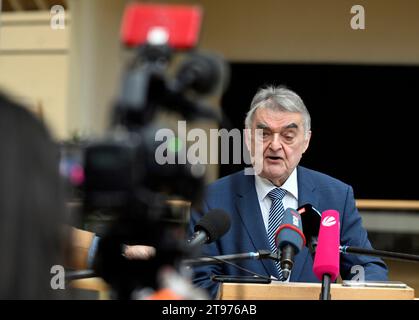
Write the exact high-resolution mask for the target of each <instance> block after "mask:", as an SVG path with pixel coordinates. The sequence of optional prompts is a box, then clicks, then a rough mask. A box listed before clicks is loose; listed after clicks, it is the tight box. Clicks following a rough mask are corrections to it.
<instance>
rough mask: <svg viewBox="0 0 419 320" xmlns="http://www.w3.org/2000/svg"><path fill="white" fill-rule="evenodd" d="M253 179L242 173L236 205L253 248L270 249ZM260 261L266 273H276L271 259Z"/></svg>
mask: <svg viewBox="0 0 419 320" xmlns="http://www.w3.org/2000/svg"><path fill="white" fill-rule="evenodd" d="M254 179H255V178H254V176H253V175H248V176H245V175H244V174H243V176H242V180H243V181H242V183H240V184H239V186H238V192H237V200H236V207H237V211H238V213H239V215H240V218H241V220H242V223H243V225H244V228H245V230H246V231H247V234H248V236H249V238H250V241H251V242H252V244H253V247H254V250H255V251H258V250H270V248H269V241H268V236H267V234H266V229H265V225H264V223H263V218H262V212H261V210H260V205H259V200H258V197H257V193H256V188H255V180H254ZM261 262H262V265H263V267H264V269H265V272H266V273H267V274H269V275H276V274H277V270H276V267H275V264H274V263H273V260H266V259H263V260H261Z"/></svg>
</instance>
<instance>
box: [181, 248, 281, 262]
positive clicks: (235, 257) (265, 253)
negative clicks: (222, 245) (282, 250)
mask: <svg viewBox="0 0 419 320" xmlns="http://www.w3.org/2000/svg"><path fill="white" fill-rule="evenodd" d="M246 259H255V260H261V259H272V260H275V261H279V260H280V258H279V257H278V255H277V254H274V253H272V252H270V251H269V250H258V251H257V252H246V253H237V254H225V255H221V256H212V257H200V258H195V259H184V260H182V264H184V265H189V266H196V265H198V266H202V265H207V264H219V263H224V262H225V261H240V260H246Z"/></svg>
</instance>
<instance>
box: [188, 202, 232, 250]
mask: <svg viewBox="0 0 419 320" xmlns="http://www.w3.org/2000/svg"><path fill="white" fill-rule="evenodd" d="M230 225H231V221H230V216H229V215H228V213H227V212H225V211H224V210H222V209H212V210H210V211H209V212H208V213H207V214H206V215H204V216H203V217H202V218H201V220H199V221H198V223H197V224H196V225H195V228H194V231H195V232H194V234H193V235H192V237H191V238H190V239H189V240H188V246H189V247H195V246H198V245H201V244H205V243H211V242H213V241H215V240H218V239H219V238H221V237H222V236H223V235H224V234H225V233H226V232H227V231H228V230H229V229H230Z"/></svg>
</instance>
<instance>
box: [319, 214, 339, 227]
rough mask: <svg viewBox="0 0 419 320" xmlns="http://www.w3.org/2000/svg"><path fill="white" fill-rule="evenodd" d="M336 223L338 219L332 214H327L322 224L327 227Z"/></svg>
mask: <svg viewBox="0 0 419 320" xmlns="http://www.w3.org/2000/svg"><path fill="white" fill-rule="evenodd" d="M335 224H336V219H335V217H332V216H327V217H325V218H324V219H323V221H322V225H323V226H325V227H331V226H333V225H335Z"/></svg>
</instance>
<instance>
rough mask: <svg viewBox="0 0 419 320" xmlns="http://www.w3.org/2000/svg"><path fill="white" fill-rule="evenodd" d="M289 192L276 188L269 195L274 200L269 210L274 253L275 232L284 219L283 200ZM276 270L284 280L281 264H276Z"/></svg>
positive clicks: (269, 231)
mask: <svg viewBox="0 0 419 320" xmlns="http://www.w3.org/2000/svg"><path fill="white" fill-rule="evenodd" d="M286 193H287V191H285V190H284V189H281V188H275V189H273V190H271V191H270V192H269V193H268V196H269V198H270V199H271V200H272V205H271V209H270V210H269V220H268V239H269V246H270V247H271V251H272V252H276V251H277V247H276V245H275V232H276V231H277V230H278V227H279V226H280V224H281V222H282V218H283V217H284V211H285V210H284V205H283V203H282V199H283V198H284V196H285V194H286ZM275 265H276V268H277V270H278V274H279V278H278V279H279V280H283V276H282V269H281V266H280V263H279V262H275Z"/></svg>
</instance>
